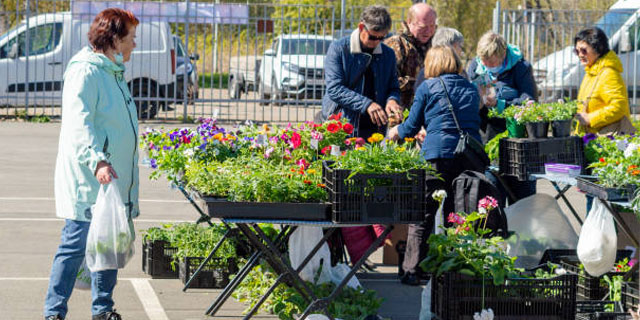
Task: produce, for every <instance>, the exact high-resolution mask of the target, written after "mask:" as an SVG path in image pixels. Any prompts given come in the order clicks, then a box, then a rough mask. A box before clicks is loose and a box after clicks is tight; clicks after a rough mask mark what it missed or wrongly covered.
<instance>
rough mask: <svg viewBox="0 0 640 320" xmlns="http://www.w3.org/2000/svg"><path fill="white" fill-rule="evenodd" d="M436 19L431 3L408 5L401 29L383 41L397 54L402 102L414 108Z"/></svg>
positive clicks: (406, 107) (403, 105)
mask: <svg viewBox="0 0 640 320" xmlns="http://www.w3.org/2000/svg"><path fill="white" fill-rule="evenodd" d="M436 19H437V15H436V11H435V10H434V9H433V8H432V7H431V6H430V5H428V4H426V3H422V2H421V3H416V4H414V5H413V6H411V8H409V13H408V15H407V21H406V22H403V23H402V26H403V29H404V30H403V31H402V33H400V34H398V35H394V36H393V37H390V38H388V39H387V40H385V41H384V43H385V44H386V45H387V46H389V47H390V48H391V49H393V51H394V52H395V54H396V68H397V70H398V84H399V86H400V99H401V103H400V104H401V105H402V107H404V108H405V109H408V108H411V102H412V101H413V95H414V91H413V87H414V83H415V81H416V77H417V76H418V71H420V69H422V68H423V67H424V57H425V55H426V54H427V50H428V49H429V47H430V46H431V39H432V38H433V34H434V33H435V32H436Z"/></svg>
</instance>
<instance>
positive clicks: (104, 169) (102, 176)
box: [96, 161, 118, 184]
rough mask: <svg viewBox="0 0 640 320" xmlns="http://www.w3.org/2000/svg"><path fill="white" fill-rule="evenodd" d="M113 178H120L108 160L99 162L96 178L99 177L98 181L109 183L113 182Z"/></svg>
mask: <svg viewBox="0 0 640 320" xmlns="http://www.w3.org/2000/svg"><path fill="white" fill-rule="evenodd" d="M112 178H116V179H117V178H118V175H117V174H116V171H115V170H113V167H112V166H111V165H110V164H109V163H108V162H106V161H100V162H98V165H97V166H96V179H98V182H100V184H107V183H110V182H111V180H112Z"/></svg>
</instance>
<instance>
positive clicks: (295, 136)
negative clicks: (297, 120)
mask: <svg viewBox="0 0 640 320" xmlns="http://www.w3.org/2000/svg"><path fill="white" fill-rule="evenodd" d="M300 144H302V139H301V138H300V134H299V133H297V132H294V133H292V134H291V145H292V146H293V148H294V149H297V148H298V147H299V146H300Z"/></svg>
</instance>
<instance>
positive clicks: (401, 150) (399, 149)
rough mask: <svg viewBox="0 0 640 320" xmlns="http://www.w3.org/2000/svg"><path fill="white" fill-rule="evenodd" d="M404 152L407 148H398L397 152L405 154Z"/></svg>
mask: <svg viewBox="0 0 640 320" xmlns="http://www.w3.org/2000/svg"><path fill="white" fill-rule="evenodd" d="M404 150H405V148H404V147H397V148H396V151H398V152H403V151H404Z"/></svg>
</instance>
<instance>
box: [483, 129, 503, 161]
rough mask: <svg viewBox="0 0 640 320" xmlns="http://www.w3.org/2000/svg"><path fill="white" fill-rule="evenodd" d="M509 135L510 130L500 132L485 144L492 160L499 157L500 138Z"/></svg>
mask: <svg viewBox="0 0 640 320" xmlns="http://www.w3.org/2000/svg"><path fill="white" fill-rule="evenodd" d="M507 137H509V131H505V132H502V133H499V134H497V135H496V136H495V137H493V139H491V140H489V141H488V142H487V144H486V145H485V146H484V151H485V152H486V153H487V155H488V156H489V160H491V162H494V161H498V157H499V156H500V139H502V138H507Z"/></svg>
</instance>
